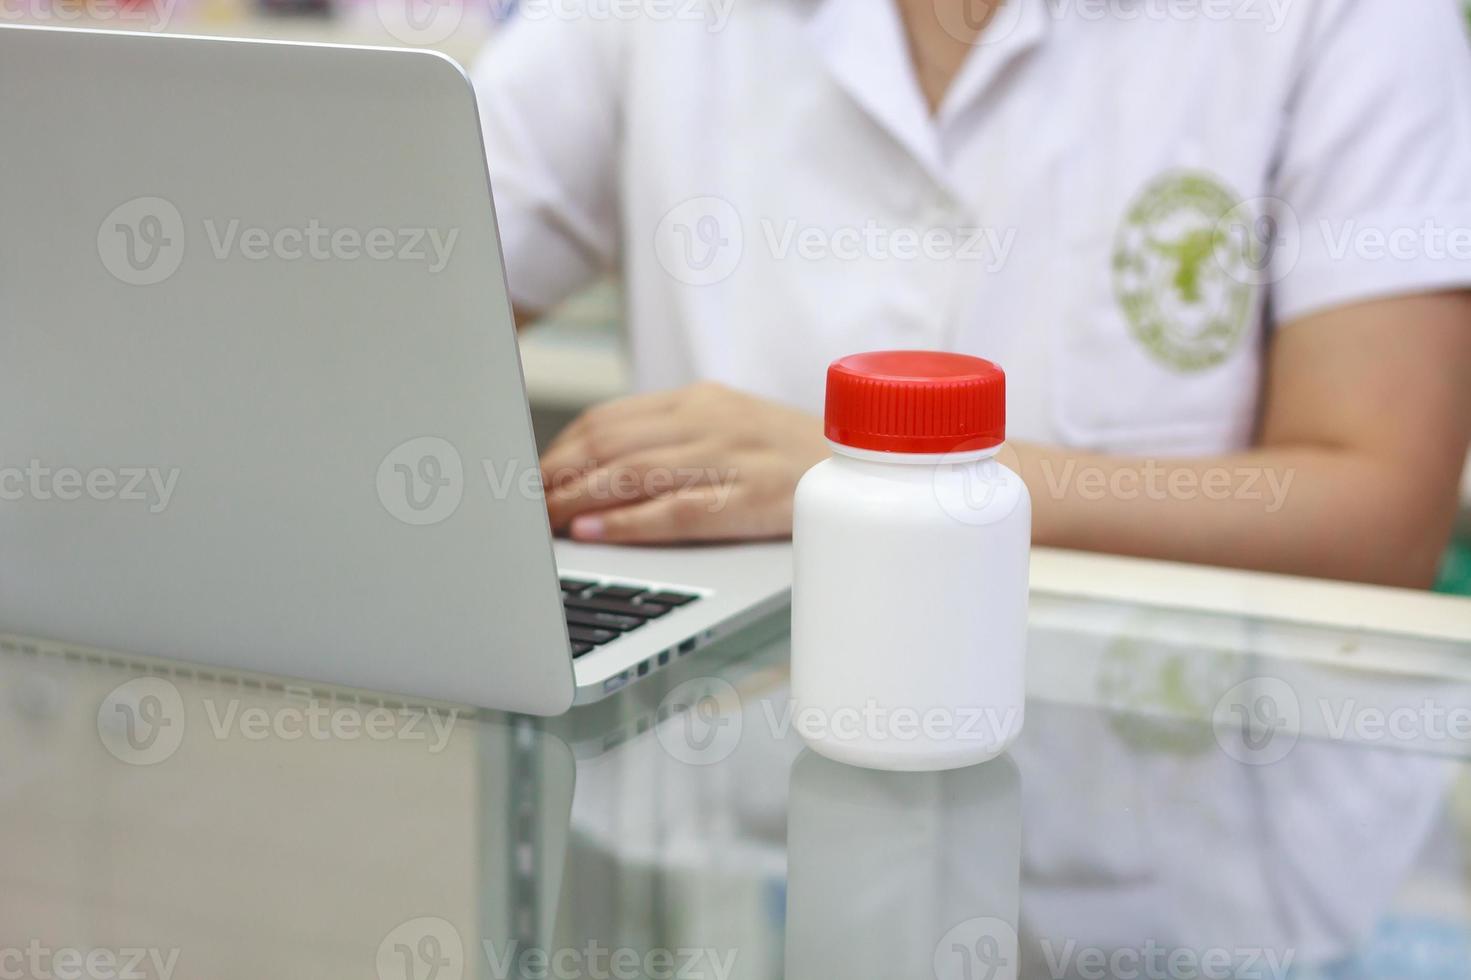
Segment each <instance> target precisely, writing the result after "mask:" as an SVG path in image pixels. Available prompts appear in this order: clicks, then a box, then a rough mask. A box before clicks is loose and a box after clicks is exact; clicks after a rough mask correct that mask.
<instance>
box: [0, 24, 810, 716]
mask: <svg viewBox="0 0 1471 980" xmlns="http://www.w3.org/2000/svg"><path fill="white" fill-rule="evenodd" d="M0 130H3V131H4V132H5V133H8V134H10V136H9V138H7V139H6V141H5V150H4V173H5V179H4V181H3V182H0V214H3V215H4V220H3V221H0V320H3V326H0V631H3V632H9V633H19V634H24V635H28V636H36V637H43V638H48V639H53V640H59V641H62V642H69V643H78V644H85V645H90V646H96V647H103V648H106V649H111V650H117V651H121V652H128V653H134V654H140V655H148V656H156V657H163V658H169V659H175V660H183V661H189V662H194V663H201V664H207V665H213V666H219V667H228V668H233V669H238V670H249V671H259V672H264V673H269V674H274V675H279V676H285V677H292V678H301V679H304V680H310V681H320V682H325V683H330V684H336V685H344V686H349V687H357V688H367V689H371V690H377V691H386V692H393V693H397V694H402V695H407V696H412V697H419V698H431V699H436V700H449V701H455V702H461V703H470V704H474V705H477V706H482V707H488V708H497V709H504V710H509V711H519V712H525V713H530V714H541V715H550V714H557V713H560V712H562V711H564V710H566V709H567V708H568V707H569V706H570V705H571V704H573V703H575V702H581V701H591V700H596V699H597V698H600V697H602V696H604V695H607V694H609V693H611V692H613V691H615V690H617V689H619V688H620V687H622V686H623V685H625V684H627V683H629V682H630V681H635V680H637V679H638V678H640V677H642V676H644V675H647V674H649V673H652V672H654V671H657V670H659V669H660V668H662V667H665V666H666V665H668V664H669V663H671V662H674V661H676V660H678V659H680V658H683V657H686V656H688V655H690V654H692V653H695V652H696V651H698V650H700V649H701V648H702V647H704V646H706V645H708V644H710V643H712V642H714V641H716V640H718V639H720V638H722V637H723V636H725V635H727V634H730V633H732V632H734V631H736V630H739V629H740V628H742V627H743V626H744V625H746V624H747V623H749V622H754V621H756V620H758V619H761V618H763V617H765V616H768V615H769V614H771V613H773V612H776V611H779V610H780V609H781V607H782V606H783V605H784V604H786V603H787V602H788V601H789V594H790V585H791V555H790V546H789V545H788V544H787V543H784V542H773V543H764V544H751V545H738V546H719V547H688V548H626V547H623V548H620V547H613V546H599V545H586V544H579V543H574V542H570V541H564V540H557V541H554V540H553V536H552V534H551V531H550V528H549V525H548V520H547V515H546V509H545V506H544V501H543V498H542V488H541V486H540V483H539V467H538V464H537V454H536V448H535V443H534V441H533V436H532V429H531V417H530V411H529V408H528V405H527V401H526V393H525V388H524V383H523V380H522V375H521V367H520V361H519V356H518V352H517V344H516V336H515V328H514V325H513V321H512V314H511V307H510V302H509V300H508V298H507V290H506V281H505V273H504V267H503V264H502V260H501V251H500V244H499V241H498V237H497V232H496V224H495V215H494V210H493V206H492V201H491V192H490V180H491V179H493V177H494V175H487V173H486V164H485V155H484V151H483V146H482V143H481V134H480V128H479V119H478V114H477V110H476V105H475V96H474V93H473V91H472V89H471V87H470V84H469V82H468V80H467V79H466V77H465V75H464V73H463V72H462V71H461V69H460V68H459V67H458V66H457V65H456V64H455V63H454V62H453V61H451V60H450V59H448V58H445V57H442V56H440V55H438V54H434V53H431V52H424V51H408V50H393V49H377V48H351V47H342V46H335V45H307V44H288V43H277V42H264V41H241V40H226V39H214V38H189V37H170V36H160V35H148V34H141V33H112V32H104V31H81V30H66V29H53V28H31V27H13V26H7V27H0Z"/></svg>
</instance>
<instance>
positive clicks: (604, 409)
mask: <svg viewBox="0 0 1471 980" xmlns="http://www.w3.org/2000/svg"><path fill="white" fill-rule="evenodd" d="M676 395H677V392H673V391H656V392H652V393H650V394H645V395H628V396H626V397H623V398H615V399H613V400H612V401H607V402H603V403H602V404H599V405H594V406H593V407H592V408H589V409H587V410H586V411H584V412H583V413H582V414H581V415H579V416H577V418H575V419H573V420H572V421H571V422H570V423H569V424H568V425H567V427H566V428H565V429H563V430H562V431H561V432H560V433H558V434H557V437H556V438H554V439H553V440H552V442H551V445H550V446H548V447H547V448H548V449H549V450H550V449H552V448H554V447H556V446H557V445H558V444H559V443H562V442H568V441H574V440H576V439H579V438H581V437H582V436H584V435H586V433H587V430H588V429H589V428H595V427H598V426H601V425H615V424H618V423H621V422H625V421H629V420H632V419H638V418H647V417H648V416H651V415H663V414H667V413H668V412H669V411H670V409H671V408H672V407H673V404H674V400H675V397H676Z"/></svg>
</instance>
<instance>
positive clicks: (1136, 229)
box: [1113, 171, 1265, 371]
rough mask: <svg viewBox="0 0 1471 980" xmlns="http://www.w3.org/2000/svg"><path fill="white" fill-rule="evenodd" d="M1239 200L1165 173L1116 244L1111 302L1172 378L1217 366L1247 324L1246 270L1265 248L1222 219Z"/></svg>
mask: <svg viewBox="0 0 1471 980" xmlns="http://www.w3.org/2000/svg"><path fill="white" fill-rule="evenodd" d="M1238 204H1240V201H1239V200H1238V199H1237V198H1236V196H1235V195H1233V194H1232V193H1231V192H1230V191H1229V190H1227V189H1226V188H1225V187H1224V186H1222V184H1221V182H1220V181H1219V180H1218V179H1216V178H1215V177H1213V176H1211V175H1210V174H1206V173H1200V172H1194V171H1182V172H1175V173H1169V174H1165V175H1164V176H1162V177H1160V178H1158V179H1157V180H1155V181H1153V182H1152V183H1150V184H1149V185H1148V186H1147V187H1145V188H1144V190H1143V192H1141V193H1140V195H1139V196H1138V197H1137V198H1136V199H1135V200H1134V202H1133V204H1132V205H1131V206H1130V208H1129V212H1128V214H1126V215H1125V216H1124V221H1123V224H1122V225H1121V226H1120V227H1119V232H1118V236H1117V238H1116V239H1115V240H1114V253H1113V284H1114V295H1115V296H1116V297H1117V299H1118V303H1119V306H1120V307H1121V308H1122V309H1123V311H1124V316H1125V317H1126V318H1127V319H1128V321H1129V328H1130V330H1132V331H1133V334H1134V336H1135V338H1137V339H1138V340H1139V342H1140V343H1141V344H1143V345H1144V347H1145V348H1146V349H1147V350H1148V351H1149V352H1150V353H1151V354H1153V355H1154V356H1155V357H1156V358H1158V359H1159V360H1160V361H1162V362H1163V363H1165V364H1167V365H1169V366H1170V367H1172V368H1174V369H1176V370H1178V371H1201V370H1204V369H1206V368H1210V367H1215V366H1216V365H1217V364H1220V363H1221V362H1222V361H1224V360H1225V359H1226V358H1227V357H1228V356H1229V355H1230V354H1231V352H1232V351H1233V350H1234V349H1235V348H1236V345H1237V344H1238V343H1239V342H1240V340H1241V338H1242V336H1243V335H1245V333H1246V328H1247V326H1248V324H1249V323H1250V322H1251V316H1252V310H1253V305H1254V291H1255V290H1254V287H1253V285H1252V277H1251V274H1250V271H1251V270H1254V269H1260V268H1261V263H1262V260H1263V257H1264V256H1263V253H1264V251H1265V248H1264V246H1263V245H1262V244H1260V243H1254V242H1253V241H1251V240H1250V238H1249V237H1247V236H1241V235H1233V234H1231V233H1230V232H1229V229H1228V227H1227V223H1226V222H1224V221H1223V220H1222V219H1224V218H1225V217H1227V215H1229V214H1231V212H1232V211H1234V210H1236V208H1237V205H1238Z"/></svg>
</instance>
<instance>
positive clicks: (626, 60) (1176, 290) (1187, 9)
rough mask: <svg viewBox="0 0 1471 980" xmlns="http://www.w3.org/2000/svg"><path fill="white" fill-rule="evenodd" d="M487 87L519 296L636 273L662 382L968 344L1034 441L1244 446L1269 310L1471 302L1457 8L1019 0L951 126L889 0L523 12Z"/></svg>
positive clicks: (1336, 2)
mask: <svg viewBox="0 0 1471 980" xmlns="http://www.w3.org/2000/svg"><path fill="white" fill-rule="evenodd" d="M1223 15H1224V19H1223ZM474 78H475V82H476V86H477V89H478V92H479V99H480V105H481V114H482V122H483V126H484V132H485V140H486V148H487V153H488V157H489V165H490V174H491V182H492V185H493V187H494V193H495V199H496V207H497V212H498V216H499V222H500V229H501V234H502V237H503V241H504V247H505V255H506V264H507V268H508V272H509V277H510V284H511V290H512V295H513V297H514V299H515V301H516V302H517V304H518V305H519V306H522V307H524V308H530V309H545V308H547V307H548V306H550V305H552V304H553V303H555V302H557V301H558V300H560V299H562V298H564V297H566V296H567V295H569V294H570V293H571V292H573V291H575V290H576V289H577V288H579V287H581V286H582V285H584V284H585V283H587V282H589V281H590V280H591V279H592V278H594V277H595V276H597V275H599V274H600V273H602V272H605V271H606V270H609V269H616V270H618V271H619V273H620V275H621V277H622V279H623V282H624V287H625V290H626V304H627V322H628V330H629V336H630V344H631V350H632V357H633V366H634V374H635V378H636V381H637V384H638V386H639V387H640V388H643V389H657V388H668V387H674V386H677V385H681V384H685V383H688V382H690V381H693V380H696V379H701V378H709V379H716V380H720V381H724V382H726V383H729V384H731V385H734V386H737V387H740V388H743V389H746V390H749V391H752V392H755V393H757V394H760V395H764V396H767V397H771V398H774V399H778V400H781V401H784V402H787V403H790V404H792V405H795V406H798V407H801V408H804V409H806V410H808V411H811V412H813V413H820V412H821V408H822V397H823V384H824V370H825V367H826V365H827V363H828V362H829V361H830V360H832V359H833V358H836V357H839V356H841V355H843V354H848V353H852V352H855V351H861V350H872V349H880V348H944V349H952V350H958V351H963V352H967V353H973V354H978V355H981V356H983V357H988V358H990V359H992V360H994V361H996V362H997V363H999V364H1001V366H1002V367H1003V368H1004V369H1005V370H1006V371H1007V375H1008V415H1009V418H1008V433H1009V435H1011V436H1013V437H1017V438H1023V439H1028V440H1036V441H1042V442H1049V443H1057V444H1065V445H1073V446H1078V447H1087V448H1094V449H1099V450H1105V451H1113V452H1128V451H1136V452H1158V453H1178V454H1196V453H1211V452H1221V451H1228V450H1231V449H1235V448H1240V447H1242V446H1244V445H1246V444H1248V442H1249V441H1250V438H1251V434H1252V428H1253V425H1254V422H1255V418H1256V413H1257V401H1258V391H1259V385H1260V381H1261V366H1262V350H1263V344H1264V339H1265V334H1266V331H1268V330H1270V329H1271V328H1272V325H1273V324H1277V323H1288V322H1290V321H1292V320H1294V319H1295V318H1298V317H1302V316H1303V315H1305V314H1309V313H1312V312H1315V311H1320V310H1324V309H1326V308H1330V307H1333V306H1338V305H1342V304H1347V303H1352V302H1356V301H1361V300H1366V299H1370V298H1378V297H1384V296H1389V295H1395V294H1401V293H1408V292H1418V291H1427V290H1432V289H1442V288H1450V287H1464V286H1471V46H1468V43H1467V37H1466V33H1465V30H1464V25H1463V23H1462V20H1461V17H1460V13H1459V11H1458V9H1457V6H1456V4H1455V2H1454V0H1405V2H1388V0H1008V2H1007V4H1006V5H1005V6H1003V8H1002V9H1001V11H1000V13H999V14H998V15H997V18H996V19H995V20H994V21H993V23H992V24H991V25H990V26H989V27H988V29H987V32H986V34H985V35H984V37H983V41H982V43H980V44H978V45H977V46H976V47H975V49H974V50H973V51H972V52H971V55H970V57H969V58H968V59H967V61H966V63H965V65H964V66H963V68H962V70H961V71H960V73H959V75H958V76H957V77H956V78H955V80H954V82H953V84H952V86H951V88H950V90H949V91H948V92H947V94H946V96H945V99H944V102H943V104H942V105H941V107H940V109H939V111H938V112H936V113H933V114H932V113H930V112H929V110H928V107H927V106H926V105H925V102H924V99H923V96H922V94H921V91H920V89H919V86H918V84H917V82H916V80H915V77H914V70H913V67H912V65H911V62H910V59H909V55H908V53H907V48H906V41H905V37H904V29H903V26H902V24H901V22H900V20H899V16H898V13H897V9H896V7H895V5H894V3H893V2H892V0H523V10H522V13H521V14H520V15H519V21H518V22H517V23H515V24H514V25H513V26H511V27H509V28H508V29H507V30H506V32H505V33H504V35H502V36H501V37H499V38H498V39H497V40H496V41H494V42H493V43H492V44H491V45H490V46H489V48H488V49H487V51H486V53H485V55H484V56H483V58H482V59H481V62H480V64H479V65H478V67H477V68H476V70H475V72H474ZM1269 199H1270V200H1269ZM1266 221H1270V222H1271V223H1270V224H1268V223H1265V222H1266ZM1386 329H1392V326H1386Z"/></svg>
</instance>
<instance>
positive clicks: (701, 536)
mask: <svg viewBox="0 0 1471 980" xmlns="http://www.w3.org/2000/svg"><path fill="white" fill-rule="evenodd" d="M723 501H724V498H723V497H722V496H721V495H720V494H719V493H718V492H717V489H716V488H715V487H700V488H698V489H695V490H689V491H684V492H681V493H671V494H666V495H664V496H662V497H654V498H652V499H650V500H643V501H640V502H638V503H635V504H630V505H628V506H626V507H617V508H613V509H611V510H602V511H597V512H594V513H588V514H582V515H580V516H579V517H577V519H576V520H574V521H573V522H572V537H573V538H574V539H576V540H579V541H606V542H609V543H615V544H672V543H675V542H679V541H714V540H721V539H725V538H730V537H737V536H738V535H735V534H733V533H732V532H731V531H730V530H729V529H728V525H729V521H728V520H727V519H726V517H725V513H726V510H727V508H726V507H725V506H723Z"/></svg>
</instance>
